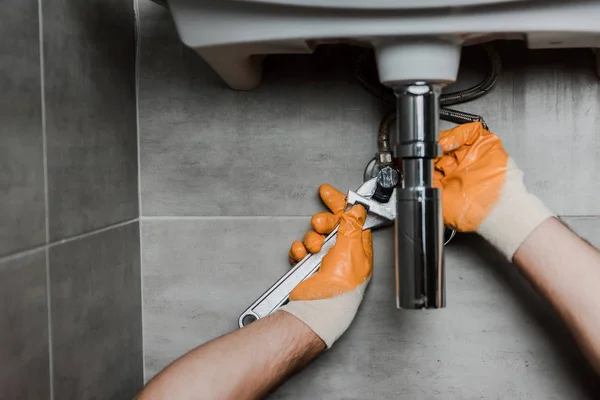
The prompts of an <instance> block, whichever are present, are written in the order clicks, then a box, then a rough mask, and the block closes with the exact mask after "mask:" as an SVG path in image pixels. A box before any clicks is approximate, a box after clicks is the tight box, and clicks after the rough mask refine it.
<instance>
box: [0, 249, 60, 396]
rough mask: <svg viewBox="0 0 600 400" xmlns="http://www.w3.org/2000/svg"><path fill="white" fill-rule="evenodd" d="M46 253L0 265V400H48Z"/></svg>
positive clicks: (14, 258) (7, 260)
mask: <svg viewBox="0 0 600 400" xmlns="http://www.w3.org/2000/svg"><path fill="white" fill-rule="evenodd" d="M45 255H46V251H45V250H39V251H36V252H33V253H27V254H24V255H20V256H16V257H11V258H10V259H5V260H4V261H0V371H1V372H0V398H2V399H7V400H8V399H20V400H38V399H39V400H44V399H50V363H49V360H48V306H47V303H46V257H45Z"/></svg>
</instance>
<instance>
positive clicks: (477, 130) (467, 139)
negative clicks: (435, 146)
mask: <svg viewBox="0 0 600 400" xmlns="http://www.w3.org/2000/svg"><path fill="white" fill-rule="evenodd" d="M484 132H486V130H485V129H483V125H481V123H480V122H471V123H468V124H463V125H458V126H456V127H454V128H452V129H448V130H445V131H442V132H440V140H439V144H440V146H442V151H443V152H444V153H448V152H451V151H456V150H458V149H460V148H462V147H464V146H465V145H467V146H468V145H471V144H473V143H474V142H475V141H476V140H477V138H478V137H479V136H481V135H482V134H483V133H484Z"/></svg>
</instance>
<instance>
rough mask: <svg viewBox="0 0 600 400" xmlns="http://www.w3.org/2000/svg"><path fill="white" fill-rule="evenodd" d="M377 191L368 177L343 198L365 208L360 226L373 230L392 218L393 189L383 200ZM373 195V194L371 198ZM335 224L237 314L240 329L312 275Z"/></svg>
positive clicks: (331, 239)
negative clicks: (316, 245) (319, 245)
mask: <svg viewBox="0 0 600 400" xmlns="http://www.w3.org/2000/svg"><path fill="white" fill-rule="evenodd" d="M376 193H379V192H378V183H377V178H372V179H369V180H368V181H366V182H365V183H363V184H362V185H361V187H360V188H358V190H357V191H356V192H353V191H349V192H348V195H347V197H346V202H347V207H346V209H349V208H350V207H352V206H353V205H355V204H361V205H362V206H364V207H365V209H366V210H367V218H366V220H365V224H364V226H363V229H375V228H379V227H381V226H385V225H390V224H391V223H393V222H394V219H395V218H396V189H393V190H392V191H390V193H389V194H388V195H387V196H384V198H385V199H386V200H387V202H380V201H378V200H377V198H381V197H380V196H378V195H376ZM374 195H375V197H374ZM337 231H338V228H337V227H336V228H335V229H334V230H333V231H332V232H331V233H330V234H329V235H328V236H327V237H326V238H325V243H324V244H323V247H322V248H321V251H319V252H318V253H315V254H308V255H307V256H306V257H304V258H303V259H302V260H301V261H300V262H299V263H298V264H296V265H295V266H294V267H293V268H291V269H290V270H289V271H288V272H287V273H286V274H285V275H283V276H282V277H281V278H279V280H278V281H277V282H275V283H274V284H273V286H271V287H270V288H269V289H267V291H266V292H265V293H263V294H262V296H260V297H259V298H258V299H257V300H256V301H255V302H254V303H252V305H251V306H250V307H248V308H247V309H246V311H244V312H243V313H242V315H240V318H239V320H238V324H239V326H240V328H242V327H244V326H246V325H248V324H249V323H251V322H254V321H256V320H257V319H260V318H263V317H266V316H267V315H269V314H271V313H273V312H274V311H275V310H277V308H279V307H280V306H282V305H283V304H284V303H286V302H287V300H288V297H289V294H290V293H291V291H292V290H293V289H294V288H295V287H296V286H298V284H300V282H302V281H303V280H305V279H306V278H308V277H309V276H311V275H312V274H314V273H315V272H316V271H317V270H318V269H319V267H320V266H321V261H322V260H323V257H324V256H325V254H327V252H328V251H329V249H331V248H332V247H333V245H334V244H335V241H336V238H337Z"/></svg>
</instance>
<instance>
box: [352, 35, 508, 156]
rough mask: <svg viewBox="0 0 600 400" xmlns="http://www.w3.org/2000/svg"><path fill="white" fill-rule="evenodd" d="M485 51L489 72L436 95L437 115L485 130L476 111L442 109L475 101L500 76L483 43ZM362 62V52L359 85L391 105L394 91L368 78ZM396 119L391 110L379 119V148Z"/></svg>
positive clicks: (495, 57) (386, 143)
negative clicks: (477, 80) (469, 84)
mask: <svg viewBox="0 0 600 400" xmlns="http://www.w3.org/2000/svg"><path fill="white" fill-rule="evenodd" d="M482 48H483V50H484V51H485V53H486V55H487V57H488V60H489V64H490V66H489V68H490V71H489V73H488V75H487V77H486V78H485V79H484V80H483V81H481V82H480V83H478V84H477V85H474V86H472V87H470V88H467V89H464V90H458V91H456V92H452V93H446V94H443V95H442V96H440V106H441V107H440V118H441V119H443V120H445V121H450V122H453V123H456V124H465V123H469V122H481V124H482V125H483V127H484V128H485V129H488V125H487V123H486V122H485V120H484V119H483V117H482V116H480V115H477V114H471V113H468V112H465V111H458V110H453V109H449V108H446V107H445V106H450V105H456V104H460V103H465V102H468V101H471V100H475V99H477V98H479V97H481V96H483V95H485V94H486V93H487V92H489V91H490V90H491V89H492V88H493V87H494V85H495V84H496V82H497V81H498V77H499V76H500V71H501V70H502V63H501V60H500V55H499V54H498V52H497V51H496V49H495V48H494V46H493V45H491V44H486V45H483V46H482ZM365 61H366V56H365V55H363V56H362V57H361V58H359V61H358V62H357V64H356V79H357V80H358V82H359V83H360V84H361V86H362V87H363V88H364V89H365V90H367V91H368V92H369V93H371V94H372V95H374V96H375V97H377V98H379V99H381V100H383V101H385V102H386V103H389V104H394V103H395V101H396V98H395V96H394V92H393V91H392V89H391V88H388V87H386V86H384V85H382V84H381V83H379V81H378V80H375V79H371V77H369V76H368V75H367V74H366V73H365V68H364V64H365ZM395 121H396V113H395V112H391V113H389V114H387V115H386V116H385V118H384V119H383V120H382V121H381V124H380V125H379V130H378V142H379V151H380V152H382V151H389V132H390V127H391V126H392V124H393V123H394V122H395Z"/></svg>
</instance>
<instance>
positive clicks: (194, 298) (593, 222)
mask: <svg viewBox="0 0 600 400" xmlns="http://www.w3.org/2000/svg"><path fill="white" fill-rule="evenodd" d="M567 223H569V224H570V225H571V226H573V227H574V229H576V230H578V231H581V232H582V234H584V236H586V237H587V238H588V239H590V240H591V241H592V242H595V243H598V241H599V240H600V219H597V218H596V219H567ZM306 225H307V221H304V220H303V219H301V218H300V219H298V218H293V219H288V218H274V219H272V218H265V219H251V218H248V219H247V218H244V219H233V220H232V219H216V220H212V219H207V220H204V219H200V220H145V221H144V222H143V227H142V235H143V254H144V255H143V263H144V272H143V281H144V340H145V342H144V343H145V365H146V377H145V378H146V380H147V379H149V378H151V377H152V376H153V375H154V374H155V373H156V372H158V371H159V370H160V369H161V368H162V367H163V366H165V365H166V364H168V363H169V362H170V361H172V360H173V359H175V358H176V357H178V356H180V355H181V354H182V353H184V352H185V351H187V350H189V349H191V348H193V347H195V346H197V345H199V344H201V343H203V342H204V341H207V340H209V339H212V338H214V337H217V336H219V335H221V334H224V333H226V332H228V331H230V330H232V329H235V327H236V319H237V317H238V315H239V313H240V312H241V311H243V310H244V309H245V307H246V306H247V305H249V304H250V302H251V301H253V300H254V299H255V298H256V297H257V296H258V295H259V294H260V293H261V291H262V290H264V289H266V288H267V287H268V285H269V284H271V283H272V282H273V281H274V279H276V278H277V277H278V276H279V275H280V274H281V273H282V272H283V271H285V270H286V265H287V264H286V263H287V260H286V258H287V256H286V250H287V246H288V245H289V243H290V242H291V241H292V240H293V239H295V238H298V237H301V235H302V233H303V231H304V229H305V228H306ZM392 248H393V247H392V232H391V230H389V229H388V230H384V231H380V232H377V233H376V234H375V258H376V261H375V274H374V278H373V281H372V283H371V287H370V288H369V290H368V292H367V295H366V299H365V302H364V303H363V306H362V308H361V310H360V312H359V315H358V317H357V319H356V321H355V323H354V324H353V325H352V326H351V327H350V329H349V331H348V332H347V334H346V335H345V336H344V337H343V338H342V339H341V340H340V341H339V343H338V344H337V345H336V346H335V347H334V349H333V350H332V351H330V352H328V353H326V354H324V355H323V356H322V357H320V358H319V359H318V360H317V361H316V362H315V363H314V364H313V365H311V366H309V367H308V368H307V369H306V370H305V371H303V372H302V373H300V374H299V375H298V376H296V377H295V378H293V379H292V380H291V381H290V382H288V383H286V384H285V385H283V386H282V387H281V388H280V389H279V390H278V391H277V392H276V393H275V394H274V395H273V396H272V398H276V399H287V398H289V399H291V398H293V399H316V398H323V399H330V398H336V399H364V398H377V399H417V398H418V399H476V398H494V399H517V398H519V399H527V398H529V399H565V398H570V399H592V398H595V397H594V394H593V393H598V390H600V387H598V383H597V378H596V377H595V375H594V374H593V373H592V372H591V370H590V369H589V368H588V367H587V364H586V362H585V361H584V360H583V358H582V356H581V355H580V354H579V352H578V350H577V349H576V347H575V345H574V342H573V340H572V339H571V338H570V336H569V335H568V333H567V332H566V329H565V328H564V327H563V326H562V324H561V323H560V322H559V321H558V320H557V318H556V317H555V315H554V314H553V312H552V311H551V310H550V309H549V307H548V306H546V305H545V303H544V302H543V301H542V300H541V299H540V298H539V297H538V296H537V295H536V294H535V293H534V292H533V291H532V290H531V288H530V287H529V286H528V285H527V283H526V282H525V281H524V280H523V279H522V278H521V276H520V275H519V274H518V273H517V272H516V271H515V270H514V268H513V267H512V266H510V265H509V264H507V263H505V262H503V261H502V260H501V257H500V256H499V255H498V254H497V253H496V252H495V251H493V250H492V249H491V248H490V247H489V246H488V245H487V244H485V243H484V242H483V241H482V240H481V239H479V238H477V237H475V236H468V235H467V236H462V237H459V238H458V239H457V240H455V241H454V242H452V245H451V246H449V247H448V248H447V259H446V262H447V270H448V277H447V286H448V287H447V289H448V291H447V293H448V308H446V309H444V310H432V311H425V312H416V311H415V312H411V311H406V312H399V311H397V310H396V309H395V308H394V301H395V300H394V285H393V267H392V266H391V265H392V251H393V250H392Z"/></svg>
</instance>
